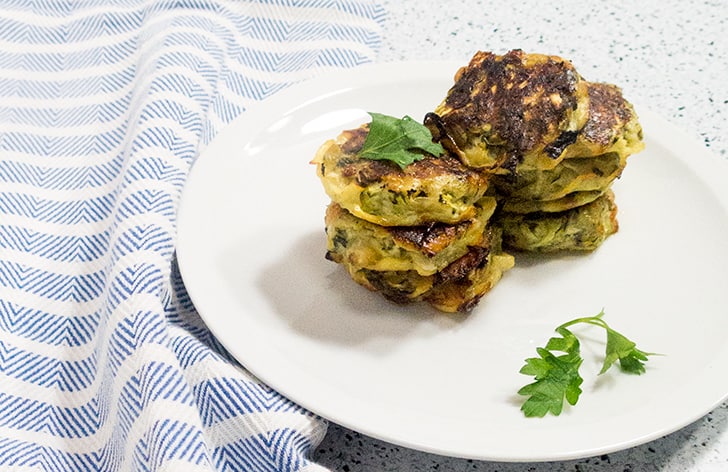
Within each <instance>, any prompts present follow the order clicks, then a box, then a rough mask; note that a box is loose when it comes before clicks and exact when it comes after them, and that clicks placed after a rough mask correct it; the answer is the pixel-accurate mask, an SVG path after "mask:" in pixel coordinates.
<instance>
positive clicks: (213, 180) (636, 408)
mask: <svg viewBox="0 0 728 472" xmlns="http://www.w3.org/2000/svg"><path fill="white" fill-rule="evenodd" d="M457 66H458V65H457V64H452V63H404V64H380V65H374V66H368V67H364V68H359V69H356V70H353V71H347V72H342V73H337V74H332V75H330V76H327V77H324V78H321V79H317V80H314V81H310V82H307V83H304V84H302V85H300V86H296V87H294V88H290V89H288V90H286V91H284V92H282V93H279V94H277V95H275V96H274V97H273V98H272V99H269V100H267V101H265V102H264V103H262V104H261V105H260V106H257V107H256V108H254V109H251V110H249V111H248V112H247V113H245V114H244V115H243V116H242V117H241V118H240V119H238V120H237V121H235V122H234V123H232V125H230V126H229V127H228V128H226V129H225V130H224V131H223V132H221V133H220V134H219V136H218V137H217V138H216V139H215V140H214V141H213V142H212V143H211V144H210V145H209V147H208V148H207V149H206V150H205V151H204V152H203V154H202V155H201V156H200V158H199V160H198V161H197V162H196V163H195V166H194V168H193V169H192V172H191V175H190V177H189V182H188V184H187V187H186V188H185V191H184V195H183V198H182V202H181V208H180V214H179V240H178V258H179V264H180V269H181V272H182V276H183V278H184V281H185V285H186V287H187V289H188V291H189V294H190V296H191V298H192V301H193V303H194V304H195V306H196V308H197V309H198V310H199V313H200V315H201V316H202V317H203V319H204V320H205V322H206V323H207V324H208V326H209V328H210V329H211V330H212V331H213V333H214V334H215V335H216V336H217V337H218V338H219V339H220V341H221V342H222V343H223V344H224V345H225V346H226V347H227V348H228V349H229V350H230V352H231V353H232V354H233V355H234V356H235V357H236V358H237V359H239V360H240V362H241V363H242V364H243V365H244V366H245V367H246V368H248V369H249V370H250V371H251V372H253V373H254V374H255V375H256V376H258V377H259V378H260V379H262V380H263V381H265V382H266V383H268V384H269V385H270V386H272V387H273V388H275V389H276V390H278V391H280V392H282V393H283V394H284V395H286V396H288V397H289V398H290V399H292V400H294V401H295V402H297V403H299V404H300V405H302V406H304V407H306V408H308V409H310V410H311V411H313V412H315V413H318V414H320V415H321V416H323V417H325V418H328V419H330V420H332V421H334V422H337V423H339V424H342V425H344V426H347V427H349V428H351V429H354V430H357V431H360V432H362V433H364V434H367V435H370V436H374V437H377V438H380V439H383V440H386V441H389V442H392V443H396V444H400V445H404V446H408V447H411V448H415V449H420V450H424V451H429V452H434V453H439V454H444V455H450V456H458V457H468V458H475V459H487V460H498V461H547V460H565V459H573V458H580V457H587V456H592V455H597V454H602V453H607V452H611V451H615V450H619V449H624V448H627V447H630V446H634V445H637V444H640V443H644V442H646V441H649V440H652V439H655V438H658V437H660V436H662V435H664V434H667V433H670V432H672V431H674V430H676V429H679V428H681V427H683V426H685V425H687V424H689V423H691V422H692V421H694V420H696V419H698V418H700V417H701V416H702V415H704V414H705V413H707V412H709V411H710V410H711V409H713V408H714V407H715V406H716V405H718V404H719V403H720V402H721V401H722V400H723V399H724V398H725V397H726V394H727V393H728V375H726V372H725V365H726V364H728V342H726V336H727V334H726V333H728V310H727V309H726V306H727V303H726V302H727V301H728V300H727V297H726V294H725V293H726V292H725V290H726V287H728V190H727V189H728V171H727V167H726V165H725V163H724V162H723V161H721V160H719V158H718V157H717V156H712V155H710V154H708V153H707V152H706V151H705V150H704V149H703V148H702V146H700V145H699V144H696V142H694V141H692V140H691V139H689V138H687V137H685V135H684V133H682V132H681V131H680V130H678V129H676V128H675V127H674V126H672V125H670V124H668V123H667V122H666V121H664V120H662V119H660V118H659V117H656V116H654V115H653V114H651V113H649V112H647V111H646V110H638V111H639V112H640V116H641V121H642V124H643V126H644V129H645V141H646V145H647V148H646V150H645V151H644V152H642V153H640V154H637V155H634V156H632V157H631V158H630V162H629V164H628V166H627V169H626V171H625V173H624V174H623V176H622V178H621V180H620V181H618V182H617V183H616V184H615V186H614V189H615V193H616V198H617V203H618V205H619V221H620V231H619V233H618V234H616V235H614V236H613V237H611V238H609V239H608V240H607V241H606V243H605V244H604V245H603V246H602V247H601V248H600V249H599V250H598V251H596V252H595V253H593V254H591V255H586V256H579V257H574V256H570V257H543V258H530V259H527V260H526V259H519V260H518V261H517V266H516V267H515V268H514V269H513V270H512V271H510V272H508V273H507V274H506V275H505V277H504V279H503V280H502V281H501V283H500V284H499V285H498V286H497V287H496V288H495V290H494V291H492V292H491V293H490V294H489V295H488V296H487V297H486V298H485V299H483V300H482V301H481V303H480V304H479V306H478V307H477V308H476V309H475V310H474V311H473V312H472V313H471V314H470V315H468V316H447V315H443V314H439V313H436V312H434V311H433V310H431V309H430V308H428V307H426V306H425V305H415V306H408V307H398V306H395V305H393V304H390V303H389V302H386V301H384V300H383V299H382V298H381V297H380V296H379V295H377V294H373V293H370V292H368V291H367V290H365V289H363V288H361V287H359V286H358V285H356V284H354V283H353V282H352V281H351V280H350V279H349V277H348V276H347V275H346V274H345V272H344V270H343V269H342V268H341V267H339V266H337V265H336V264H334V263H332V262H328V261H326V260H325V259H324V252H325V236H324V232H323V215H324V209H325V207H326V205H327V203H328V200H327V198H326V197H325V194H324V192H323V189H322V187H321V184H320V183H319V181H318V179H317V177H316V175H315V169H314V167H313V166H312V165H310V164H309V160H310V159H311V158H312V157H313V155H314V152H315V150H316V149H317V147H318V146H319V145H320V144H321V143H323V141H324V140H325V139H327V138H330V137H333V136H335V135H336V134H338V133H339V132H340V131H341V130H342V129H345V128H348V127H354V126H357V125H359V124H360V123H362V122H365V121H368V116H367V115H366V113H365V111H366V110H370V111H377V112H381V113H388V114H392V115H398V116H401V115H404V114H409V115H411V116H412V117H414V118H415V119H421V118H422V116H423V115H424V113H425V112H426V111H428V110H431V109H432V108H433V107H434V106H435V105H436V104H437V103H439V101H440V100H441V99H442V97H444V95H445V94H446V92H447V90H448V89H449V87H450V85H451V84H452V76H453V74H454V72H455V70H456V68H457ZM602 308H604V310H605V311H606V320H607V321H608V322H609V323H611V324H612V326H613V327H615V328H616V329H617V330H619V331H621V332H623V333H624V334H626V335H627V336H628V337H631V338H633V339H634V340H635V341H636V342H637V343H638V347H639V348H641V349H643V350H646V351H656V352H660V353H664V354H665V355H664V356H662V357H654V358H652V359H651V360H650V361H649V362H648V365H647V370H648V371H647V374H646V375H643V376H629V375H625V374H621V373H619V372H618V371H617V369H613V370H614V371H613V372H612V371H610V372H608V373H607V374H605V375H603V376H601V377H599V378H597V377H596V372H597V371H598V370H599V363H600V362H601V358H600V354H601V353H603V350H604V345H603V337H602V333H601V332H600V331H598V330H596V328H586V329H580V328H577V331H578V332H579V333H580V334H582V335H584V336H586V337H587V338H589V339H590V340H588V341H584V342H583V346H582V350H583V354H584V356H585V358H586V359H585V363H584V366H583V368H582V375H583V377H584V378H585V382H584V385H583V390H584V393H583V394H582V397H581V399H580V401H579V403H578V405H577V406H576V407H574V408H567V409H566V411H565V412H564V413H562V415H561V416H559V417H546V418H542V419H532V418H524V417H523V415H522V414H521V412H520V410H519V407H520V404H521V401H522V400H523V397H519V396H518V395H517V394H516V391H517V390H518V389H519V388H520V387H521V386H522V385H525V384H526V383H529V382H530V381H531V379H530V378H529V377H527V376H524V375H522V374H519V373H518V370H519V369H520V367H521V365H522V364H523V360H524V359H525V358H527V357H531V356H533V355H534V354H535V348H536V347H537V346H541V345H543V344H544V343H545V342H546V340H547V339H548V338H549V337H550V336H552V335H553V329H554V328H555V327H556V326H557V325H558V324H560V323H562V322H564V321H567V320H569V319H571V318H573V317H576V316H580V315H591V314H596V313H597V312H599V311H600V310H601V309H602Z"/></svg>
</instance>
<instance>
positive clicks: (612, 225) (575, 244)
mask: <svg viewBox="0 0 728 472" xmlns="http://www.w3.org/2000/svg"><path fill="white" fill-rule="evenodd" d="M496 224H497V225H498V226H500V227H501V228H502V230H503V245H504V246H505V247H507V248H510V249H515V250H519V251H532V252H555V251H592V250H594V249H596V248H597V247H599V245H600V244H601V243H602V242H604V240H605V239H606V238H607V237H608V236H610V235H612V234H614V233H616V232H617V230H618V229H619V225H618V223H617V205H616V204H615V203H614V193H613V192H612V191H611V190H607V192H606V193H604V195H602V196H601V197H599V198H597V199H596V200H594V201H593V202H591V203H589V204H586V205H582V206H579V207H576V208H573V209H571V210H567V211H564V212H559V213H542V212H538V213H529V214H514V213H506V212H502V213H499V214H498V216H497V223H496Z"/></svg>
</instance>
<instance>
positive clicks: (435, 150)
mask: <svg viewBox="0 0 728 472" xmlns="http://www.w3.org/2000/svg"><path fill="white" fill-rule="evenodd" d="M369 116H371V117H372V121H371V123H370V124H369V134H367V137H366V140H365V141H364V145H363V146H362V148H361V150H360V151H359V157H362V158H364V159H375V160H389V161H392V162H394V163H396V164H397V165H398V166H399V167H400V168H402V169H404V168H405V167H407V166H408V165H410V164H412V163H413V162H415V161H419V160H421V159H423V158H424V157H425V154H431V155H433V156H435V157H438V156H441V155H442V154H443V153H444V152H445V150H444V149H443V147H442V145H441V144H440V143H435V142H433V141H432V133H430V130H429V129H427V127H425V126H424V125H422V124H420V123H418V122H416V121H415V120H413V119H412V118H411V117H409V116H407V115H405V116H404V117H403V118H395V117H393V116H389V115H383V114H381V113H373V112H369Z"/></svg>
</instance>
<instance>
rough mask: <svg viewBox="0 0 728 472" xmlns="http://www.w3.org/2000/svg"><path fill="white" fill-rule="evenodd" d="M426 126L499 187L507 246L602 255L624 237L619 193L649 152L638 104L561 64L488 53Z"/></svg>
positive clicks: (467, 70)
mask: <svg viewBox="0 0 728 472" xmlns="http://www.w3.org/2000/svg"><path fill="white" fill-rule="evenodd" d="M425 122H426V124H427V126H428V127H429V128H430V129H431V130H432V132H433V134H434V135H435V137H436V138H437V139H438V140H439V141H440V142H442V144H443V145H444V146H446V147H447V148H448V149H449V150H450V151H451V152H452V153H454V154H455V155H457V156H459V157H460V159H461V160H462V161H463V162H464V163H466V164H467V165H469V166H471V167H475V168H478V169H481V171H482V172H484V173H486V174H489V175H490V180H491V184H492V185H493V186H495V188H496V194H497V196H498V202H499V211H498V215H497V217H496V219H497V224H498V225H499V226H500V227H502V229H503V243H504V245H505V246H506V247H509V248H512V249H517V250H523V251H540V252H547V251H559V250H593V249H595V248H596V247H598V246H599V245H600V244H601V243H602V242H603V241H604V239H606V238H607V237H608V236H609V235H611V234H613V233H614V232H616V231H617V227H618V226H617V220H616V206H615V204H614V195H613V193H612V191H611V189H610V187H611V184H612V182H613V181H614V180H615V179H616V178H617V177H619V175H620V174H621V173H622V170H623V169H624V167H625V165H626V163H627V157H628V156H629V155H630V154H633V153H635V152H638V151H640V150H642V148H643V147H644V145H643V143H642V129H641V127H640V124H639V122H638V120H637V115H636V114H635V112H634V109H633V108H632V105H631V104H630V103H629V102H627V101H626V100H625V99H624V97H623V96H622V93H621V91H620V90H619V88H617V87H616V86H614V85H610V84H604V83H595V82H588V81H586V80H584V79H583V78H582V77H581V76H580V75H579V74H578V73H577V72H576V70H575V69H574V67H573V65H572V64H571V63H570V62H568V61H566V60H564V59H561V58H559V57H556V56H546V55H541V54H525V53H524V52H523V51H520V50H514V51H511V52H509V53H507V54H505V55H502V56H497V55H495V54H493V53H486V52H479V53H477V54H476V55H475V56H474V57H473V58H472V60H471V61H470V63H469V64H468V65H467V66H466V67H463V68H461V69H460V70H459V71H458V72H457V74H456V77H455V84H454V85H453V87H452V88H451V89H450V91H449V92H448V95H447V98H446V99H445V100H444V101H443V102H442V103H441V104H440V105H439V106H438V107H437V108H436V109H435V112H434V113H431V114H429V115H428V116H427V117H426V119H425Z"/></svg>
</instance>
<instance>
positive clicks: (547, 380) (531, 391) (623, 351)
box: [518, 311, 656, 417]
mask: <svg viewBox="0 0 728 472" xmlns="http://www.w3.org/2000/svg"><path fill="white" fill-rule="evenodd" d="M603 316H604V311H601V312H600V313H599V314H597V315H596V316H587V317H583V318H576V319H574V320H571V321H568V322H566V323H564V324H562V325H560V326H558V327H557V328H556V332H557V333H558V334H560V335H561V337H553V338H551V339H549V340H548V342H547V343H546V347H545V348H541V347H539V348H537V349H536V352H537V353H538V355H539V357H532V358H529V359H526V361H525V362H526V364H525V365H524V366H523V367H522V368H521V370H520V373H521V374H525V375H531V376H534V377H535V382H533V383H531V384H528V385H526V386H525V387H522V388H521V389H520V390H518V394H519V395H524V396H528V398H527V399H526V400H525V401H524V402H523V404H522V405H521V411H523V414H524V415H525V416H528V417H543V416H545V415H546V414H547V413H551V414H553V415H555V416H558V415H560V414H561V411H562V409H563V405H564V400H566V401H567V402H568V403H569V404H570V405H572V406H573V405H576V403H577V401H578V400H579V396H580V395H581V393H582V390H581V387H580V386H581V383H582V381H583V379H582V378H581V375H580V374H579V368H580V367H581V364H582V361H583V359H582V357H581V354H580V344H579V340H578V339H577V337H576V336H575V335H574V333H572V332H571V331H570V330H569V329H568V327H570V326H573V325H575V324H579V323H585V324H591V325H594V326H599V327H601V328H603V329H604V330H605V331H606V334H607V345H606V352H605V356H604V362H603V364H602V369H601V370H600V371H599V375H601V374H603V373H605V372H606V371H607V370H609V368H610V367H611V366H612V365H614V363H615V362H617V361H619V366H620V369H621V370H622V371H623V372H627V373H631V374H638V375H639V374H643V373H644V372H645V366H644V363H645V362H646V361H647V357H648V356H651V355H656V354H655V353H650V352H645V351H641V350H639V349H637V347H636V344H635V343H634V342H633V341H631V340H629V339H628V338H627V337H626V336H624V335H623V334H621V333H619V332H617V331H615V330H614V329H612V328H611V327H610V326H609V325H608V324H607V323H606V321H604V319H603V318H602V317H603ZM555 352H562V353H564V354H561V355H556V354H555Z"/></svg>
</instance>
